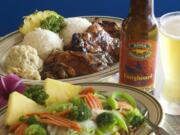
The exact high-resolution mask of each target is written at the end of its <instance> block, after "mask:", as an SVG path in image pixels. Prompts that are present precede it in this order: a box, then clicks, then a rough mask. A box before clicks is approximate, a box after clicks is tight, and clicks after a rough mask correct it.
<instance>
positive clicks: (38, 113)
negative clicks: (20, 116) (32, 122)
mask: <svg viewBox="0 0 180 135" xmlns="http://www.w3.org/2000/svg"><path fill="white" fill-rule="evenodd" d="M43 114H52V113H51V112H34V113H29V114H27V115H26V116H29V117H30V116H33V115H37V116H39V115H43Z"/></svg>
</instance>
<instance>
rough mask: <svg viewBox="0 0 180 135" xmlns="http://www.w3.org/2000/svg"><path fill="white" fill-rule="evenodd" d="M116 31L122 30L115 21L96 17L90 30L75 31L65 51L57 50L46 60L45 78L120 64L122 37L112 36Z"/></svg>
mask: <svg viewBox="0 0 180 135" xmlns="http://www.w3.org/2000/svg"><path fill="white" fill-rule="evenodd" d="M103 24H104V25H103ZM108 26H109V28H108ZM111 26H112V27H111ZM104 28H105V29H106V30H107V31H105V30H104ZM113 30H114V33H115V32H116V33H117V31H118V30H117V27H115V24H114V23H109V24H108V23H107V22H100V21H99V20H95V22H94V23H93V24H92V25H91V26H90V27H89V28H88V29H87V31H86V32H84V33H74V34H73V36H72V41H71V44H69V45H66V48H64V49H65V51H60V50H54V51H53V52H52V53H51V54H50V55H49V57H48V58H47V60H46V61H45V62H44V68H43V71H42V72H41V77H42V79H45V78H47V77H49V78H54V79H64V78H70V77H75V76H81V75H87V74H91V73H95V72H97V71H101V70H103V69H105V68H107V67H109V66H112V65H113V64H114V63H117V62H118V59H119V46H120V40H119V38H116V37H115V35H113V36H111V33H113ZM116 36H117V34H116Z"/></svg>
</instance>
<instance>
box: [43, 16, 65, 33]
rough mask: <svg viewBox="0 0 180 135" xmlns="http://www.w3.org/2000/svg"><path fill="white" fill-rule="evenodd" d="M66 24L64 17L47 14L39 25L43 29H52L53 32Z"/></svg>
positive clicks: (58, 30)
mask: <svg viewBox="0 0 180 135" xmlns="http://www.w3.org/2000/svg"><path fill="white" fill-rule="evenodd" d="M65 26H66V24H65V22H64V17H62V16H60V15H59V16H55V15H52V16H49V17H47V18H46V19H44V20H43V21H41V25H40V27H41V28H43V29H48V30H50V31H53V32H55V33H58V32H60V31H61V30H62V29H63V28H64V27H65Z"/></svg>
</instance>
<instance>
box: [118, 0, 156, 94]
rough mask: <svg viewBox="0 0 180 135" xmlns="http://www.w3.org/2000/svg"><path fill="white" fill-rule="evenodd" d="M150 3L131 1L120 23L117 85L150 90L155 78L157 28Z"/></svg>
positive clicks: (143, 0)
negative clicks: (125, 15)
mask: <svg viewBox="0 0 180 135" xmlns="http://www.w3.org/2000/svg"><path fill="white" fill-rule="evenodd" d="M153 2H154V1H153V0H131V1H130V10H129V15H128V17H127V18H126V19H125V20H124V21H123V23H122V29H121V43H122V44H121V47H120V69H119V71H120V77H119V82H120V83H123V84H126V85H132V86H134V87H138V88H141V89H143V90H147V91H149V90H152V88H153V83H154V79H155V63H156V62H155V60H156V48H157V46H156V41H157V25H156V20H155V17H154V9H153V4H154V3H153Z"/></svg>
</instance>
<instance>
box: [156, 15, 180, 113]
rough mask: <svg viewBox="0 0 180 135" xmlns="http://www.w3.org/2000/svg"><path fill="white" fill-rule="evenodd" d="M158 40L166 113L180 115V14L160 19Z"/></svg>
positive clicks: (162, 96)
mask: <svg viewBox="0 0 180 135" xmlns="http://www.w3.org/2000/svg"><path fill="white" fill-rule="evenodd" d="M158 40H159V46H160V55H161V62H162V68H163V73H164V84H163V89H162V92H161V98H162V99H163V100H164V101H165V102H166V104H168V105H167V107H168V108H167V109H165V111H166V113H169V114H173V115H180V12H172V13H168V14H165V15H164V16H162V17H161V18H160V20H159V38H158ZM165 102H164V103H165ZM164 103H163V104H164ZM163 104H162V105H163Z"/></svg>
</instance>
